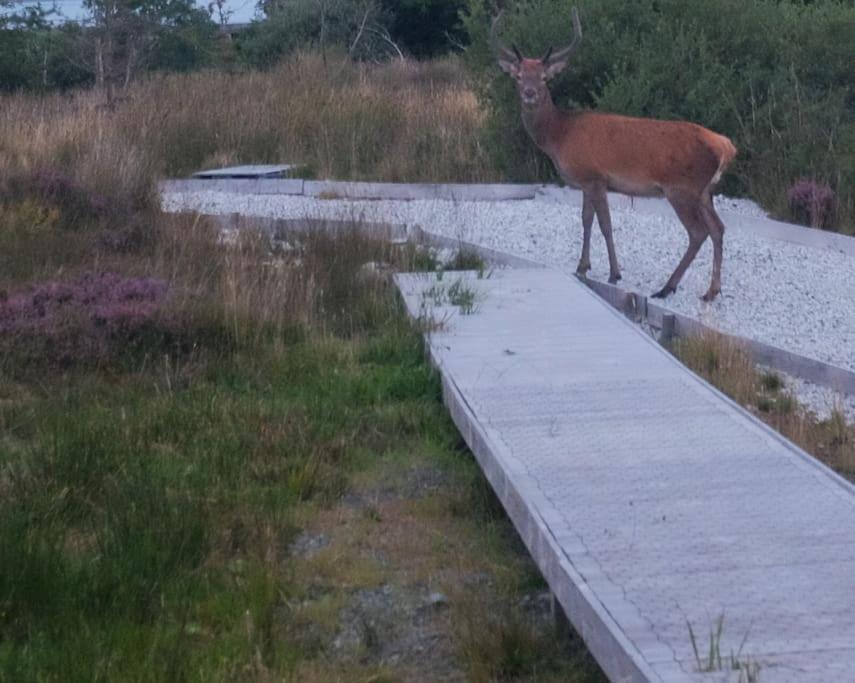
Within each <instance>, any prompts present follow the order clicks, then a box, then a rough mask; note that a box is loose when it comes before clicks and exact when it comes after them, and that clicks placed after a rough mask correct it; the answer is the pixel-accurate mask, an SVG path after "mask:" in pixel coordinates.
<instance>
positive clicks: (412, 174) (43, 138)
mask: <svg viewBox="0 0 855 683" xmlns="http://www.w3.org/2000/svg"><path fill="white" fill-rule="evenodd" d="M2 111H3V115H2V119H0V172H3V171H7V172H8V170H9V168H10V167H12V168H15V167H17V168H32V167H35V166H38V165H44V164H51V165H58V166H61V167H64V168H73V169H74V170H75V171H76V172H77V173H80V174H82V176H83V177H84V178H85V179H86V180H87V181H92V183H93V184H94V185H95V186H99V185H100V186H103V185H104V184H105V183H108V181H109V183H113V184H114V183H116V182H121V183H123V184H125V185H128V184H131V183H133V182H135V181H137V180H139V179H140V178H141V177H142V178H150V177H151V176H152V175H173V176H174V175H181V174H185V173H188V172H190V171H194V170H198V169H199V168H200V167H204V166H212V165H218V164H222V163H233V162H296V163H302V164H306V165H308V166H309V168H310V170H311V171H312V172H313V173H315V174H316V175H317V176H321V177H331V178H332V177H336V178H344V179H372V180H385V181H426V180H433V181H443V180H467V181H479V180H489V179H493V178H495V177H496V172H495V171H494V170H493V168H492V166H491V165H490V162H489V160H488V158H487V153H486V151H485V150H484V149H482V148H481V147H480V145H479V143H478V140H477V138H478V135H477V133H478V131H479V129H480V128H481V127H482V124H483V121H484V116H485V113H484V111H483V110H482V108H481V107H480V105H479V104H478V101H477V99H476V96H475V94H474V92H473V90H472V89H471V88H470V87H469V84H468V82H467V77H466V75H465V73H464V71H463V68H462V66H461V65H460V64H459V63H458V62H457V61H456V60H453V59H445V60H440V61H435V62H428V63H416V62H405V63H400V62H395V63H390V64H381V65H376V64H357V63H352V62H348V61H339V60H335V59H328V60H327V62H326V63H324V61H323V60H322V59H321V58H320V56H319V55H316V54H312V53H304V54H299V55H296V56H295V57H293V58H291V59H289V60H288V61H286V62H284V63H282V64H281V65H280V66H278V67H277V68H276V69H273V70H271V71H268V72H248V73H225V72H217V71H207V72H198V73H193V74H169V75H159V76H152V77H150V78H148V79H147V80H143V81H140V82H138V83H137V84H135V85H134V86H133V87H131V88H130V90H129V92H128V95H127V98H126V99H125V100H124V101H122V102H120V103H119V104H118V106H117V108H116V110H115V111H110V110H108V109H106V108H104V107H103V103H102V101H101V98H100V96H99V95H98V93H97V92H95V91H91V90H90V91H80V92H75V93H72V94H70V95H58V94H57V95H48V96H39V95H15V96H6V97H3V98H2ZM105 176H106V177H105Z"/></svg>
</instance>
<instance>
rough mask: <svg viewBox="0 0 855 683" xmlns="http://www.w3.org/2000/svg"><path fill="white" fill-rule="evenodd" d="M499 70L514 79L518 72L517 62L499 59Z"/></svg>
mask: <svg viewBox="0 0 855 683" xmlns="http://www.w3.org/2000/svg"><path fill="white" fill-rule="evenodd" d="M499 68H500V69H501V70H502V71H504V72H505V73H506V74H509V75H511V76H513V77H514V78H516V77H517V75H518V74H519V72H520V65H519V62H517V61H511V60H510V59H499Z"/></svg>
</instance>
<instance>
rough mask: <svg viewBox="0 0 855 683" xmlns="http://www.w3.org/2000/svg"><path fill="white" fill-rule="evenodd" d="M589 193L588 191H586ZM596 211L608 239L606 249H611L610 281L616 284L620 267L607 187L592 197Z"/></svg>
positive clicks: (600, 189) (601, 230)
mask: <svg viewBox="0 0 855 683" xmlns="http://www.w3.org/2000/svg"><path fill="white" fill-rule="evenodd" d="M585 194H586V195H587V194H588V193H587V192H586V193H585ZM592 203H593V205H594V211H596V213H597V223H599V224H600V232H602V233H603V237H604V238H605V240H606V249H608V251H609V282H610V283H612V284H615V283H616V282H617V281H618V280H620V268H619V267H618V261H617V254H616V252H615V242H614V238H613V237H612V217H611V214H610V213H609V200H608V195H607V194H606V190H605V188H598V189H597V190H596V191H595V192H594V193H593V197H592Z"/></svg>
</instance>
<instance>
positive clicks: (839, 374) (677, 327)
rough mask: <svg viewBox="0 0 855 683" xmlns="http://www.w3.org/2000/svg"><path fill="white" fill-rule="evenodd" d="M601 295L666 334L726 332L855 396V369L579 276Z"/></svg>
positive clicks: (767, 359) (795, 371)
mask: <svg viewBox="0 0 855 683" xmlns="http://www.w3.org/2000/svg"><path fill="white" fill-rule="evenodd" d="M579 279H580V280H581V281H582V282H584V283H585V284H586V285H587V286H588V287H589V288H590V289H592V290H593V291H594V292H595V293H596V294H597V295H599V296H600V298H602V299H604V300H605V301H606V302H608V303H609V304H610V305H611V306H613V307H614V308H616V309H617V310H619V311H621V312H622V313H624V314H625V315H627V316H628V317H630V318H632V319H633V320H635V321H636V322H645V323H647V324H648V325H650V326H651V327H652V328H654V329H656V330H660V331H662V332H663V336H665V337H672V336H674V337H684V338H685V337H693V336H700V335H705V334H717V335H722V336H724V337H725V338H726V339H729V340H731V341H732V342H733V343H734V344H737V345H739V346H741V347H742V348H745V349H747V350H748V351H749V352H750V353H751V356H752V358H753V360H754V362H755V363H757V364H759V365H767V366H769V367H771V368H774V369H776V370H780V371H781V372H785V373H787V374H789V375H793V376H795V377H798V378H800V379H803V380H806V381H808V382H812V383H814V384H820V385H822V386H824V387H828V388H829V389H832V390H834V391H838V392H840V393H843V394H849V395H853V396H855V372H852V371H851V370H847V369H846V368H841V367H838V366H836V365H831V364H830V363H825V362H823V361H820V360H816V359H813V358H808V357H807V356H802V355H799V354H797V353H793V352H791V351H787V350H786V349H781V348H778V347H777V346H772V345H771V344H766V343H764V342H761V341H757V340H754V339H749V338H747V337H740V336H737V335H731V334H726V333H724V332H720V331H718V330H716V329H714V328H712V327H709V326H707V325H704V324H703V323H701V322H698V321H697V320H695V319H694V318H690V317H688V316H686V315H682V314H680V313H675V312H674V311H670V310H668V309H667V308H664V307H663V306H660V305H658V304H656V303H653V302H652V301H650V299H648V298H647V297H646V296H644V295H642V294H639V293H637V292H628V291H626V290H624V289H621V288H620V287H616V286H615V285H610V284H607V283H605V282H598V281H596V280H589V279H587V278H579Z"/></svg>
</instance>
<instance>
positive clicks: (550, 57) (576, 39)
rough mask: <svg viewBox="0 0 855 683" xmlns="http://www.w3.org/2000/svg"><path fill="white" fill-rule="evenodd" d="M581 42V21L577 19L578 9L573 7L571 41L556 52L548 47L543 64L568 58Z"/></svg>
mask: <svg viewBox="0 0 855 683" xmlns="http://www.w3.org/2000/svg"><path fill="white" fill-rule="evenodd" d="M581 42H582V22H580V21H579V11H578V10H577V9H576V8H575V7H574V8H573V42H572V43H570V45H569V47H565V48H564V49H563V50H559V51H558V52H555V53H553V52H552V48H549V52H547V53H546V57H544V58H543V63H544V64H555V63H557V62H564V61H567V60H568V59H570V57H572V56H573V53H574V52H576V50H578V49H579V43H581Z"/></svg>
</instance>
